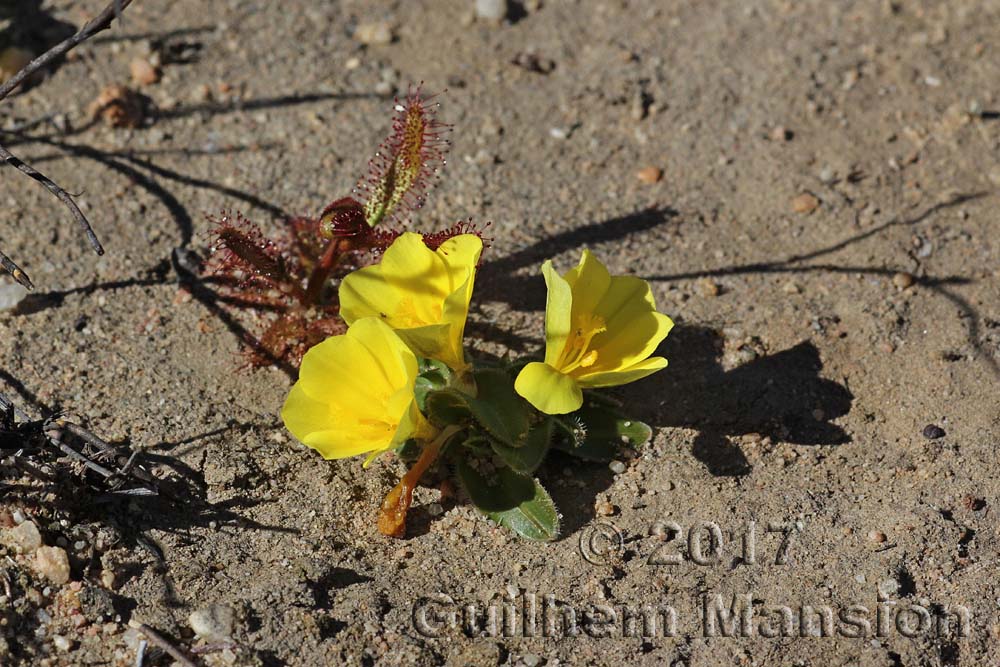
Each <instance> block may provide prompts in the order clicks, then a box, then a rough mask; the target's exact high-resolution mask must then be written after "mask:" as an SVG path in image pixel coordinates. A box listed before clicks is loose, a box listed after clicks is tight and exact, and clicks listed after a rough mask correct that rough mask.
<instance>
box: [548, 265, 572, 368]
mask: <svg viewBox="0 0 1000 667" xmlns="http://www.w3.org/2000/svg"><path fill="white" fill-rule="evenodd" d="M542 275H543V276H545V285H546V287H548V297H547V298H546V300H545V363H547V364H550V365H552V366H555V365H556V364H557V363H559V358H560V357H561V356H562V352H563V348H564V347H565V346H566V339H567V338H568V337H569V332H570V329H571V327H572V317H573V291H572V289H571V288H570V286H569V283H568V282H566V280H565V279H564V278H563V277H562V276H560V275H559V274H558V273H557V272H556V270H555V267H553V266H552V260H545V263H544V264H542Z"/></svg>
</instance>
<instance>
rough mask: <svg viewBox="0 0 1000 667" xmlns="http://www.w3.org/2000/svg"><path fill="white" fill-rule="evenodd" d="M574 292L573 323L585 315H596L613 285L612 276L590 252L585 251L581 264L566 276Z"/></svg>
mask: <svg viewBox="0 0 1000 667" xmlns="http://www.w3.org/2000/svg"><path fill="white" fill-rule="evenodd" d="M565 279H566V282H567V283H569V286H570V289H571V290H572V291H573V322H576V321H577V319H578V318H579V317H581V316H583V315H586V314H590V313H596V312H597V304H599V303H600V301H601V299H602V298H603V297H604V293H605V292H607V291H608V287H609V285H610V284H611V274H609V273H608V270H607V268H605V266H604V265H603V264H601V262H600V261H599V260H598V259H597V257H595V256H594V254H593V253H592V252H590V251H589V250H584V251H583V255H582V256H581V257H580V263H579V264H577V265H576V266H575V267H574V268H572V269H570V270H569V271H568V272H567V273H566V276H565Z"/></svg>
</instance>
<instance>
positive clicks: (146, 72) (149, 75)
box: [128, 58, 161, 86]
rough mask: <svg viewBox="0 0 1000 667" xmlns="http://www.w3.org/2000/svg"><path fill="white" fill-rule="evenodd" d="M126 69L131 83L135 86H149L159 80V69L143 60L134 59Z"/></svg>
mask: <svg viewBox="0 0 1000 667" xmlns="http://www.w3.org/2000/svg"><path fill="white" fill-rule="evenodd" d="M128 67H129V71H130V72H131V73H132V83H135V84H136V85H139V86H149V85H152V84H154V83H156V82H157V81H159V80H160V76H161V72H160V68H159V67H156V66H154V65H153V64H152V63H150V62H149V61H148V60H146V59H145V58H134V59H133V60H132V62H130V63H129V66H128Z"/></svg>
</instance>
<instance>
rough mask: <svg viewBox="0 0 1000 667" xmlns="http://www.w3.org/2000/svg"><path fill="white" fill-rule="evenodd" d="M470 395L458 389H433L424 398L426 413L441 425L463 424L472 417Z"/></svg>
mask: <svg viewBox="0 0 1000 667" xmlns="http://www.w3.org/2000/svg"><path fill="white" fill-rule="evenodd" d="M468 398H469V397H468V396H467V395H466V394H464V393H462V392H460V391H458V390H457V389H451V388H445V389H432V390H430V391H428V392H427V394H426V398H425V399H424V405H425V410H424V413H425V414H426V415H427V418H428V419H430V420H431V422H433V423H434V424H436V425H437V426H439V427H442V428H443V427H445V426H447V425H448V424H461V423H462V422H466V421H470V420H471V419H472V410H470V409H469V404H468Z"/></svg>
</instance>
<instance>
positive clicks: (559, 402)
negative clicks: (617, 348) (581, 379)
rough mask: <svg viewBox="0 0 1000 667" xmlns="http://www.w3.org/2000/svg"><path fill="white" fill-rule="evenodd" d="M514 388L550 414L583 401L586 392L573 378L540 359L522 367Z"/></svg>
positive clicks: (561, 412)
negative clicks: (581, 389)
mask: <svg viewBox="0 0 1000 667" xmlns="http://www.w3.org/2000/svg"><path fill="white" fill-rule="evenodd" d="M514 390H515V391H516V392H517V393H518V394H520V395H521V396H522V397H523V398H524V399H525V400H527V401H528V402H529V403H531V404H532V405H533V406H535V407H536V408H538V409H539V410H541V411H542V412H544V413H545V414H547V415H563V414H566V413H568V412H573V411H574V410H579V409H580V406H582V405H583V392H582V391H580V387H579V386H577V384H576V381H575V380H574V379H573V378H571V377H569V376H568V375H564V374H563V373H560V372H559V371H557V370H556V369H554V368H552V366H549V365H548V364H543V363H541V362H538V361H534V362H532V363H530V364H528V365H527V366H525V367H524V368H522V369H521V372H520V373H518V375H517V380H515V381H514Z"/></svg>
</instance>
